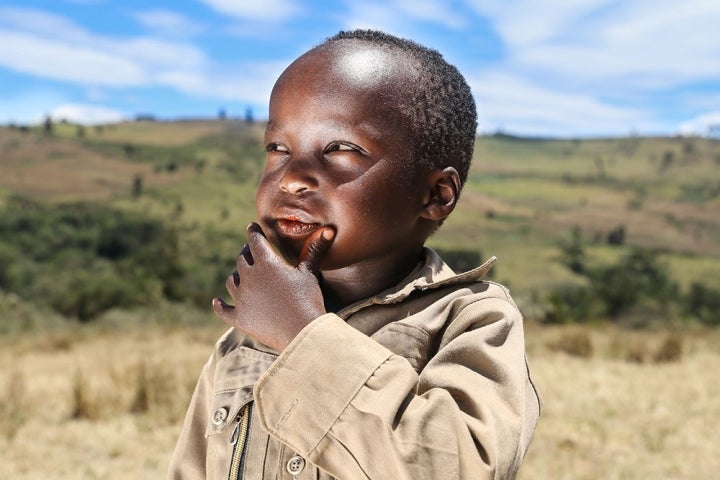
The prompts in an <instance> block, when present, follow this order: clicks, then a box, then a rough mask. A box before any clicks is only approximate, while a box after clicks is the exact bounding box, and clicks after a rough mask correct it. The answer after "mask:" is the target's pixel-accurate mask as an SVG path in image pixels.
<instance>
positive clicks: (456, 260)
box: [435, 249, 482, 272]
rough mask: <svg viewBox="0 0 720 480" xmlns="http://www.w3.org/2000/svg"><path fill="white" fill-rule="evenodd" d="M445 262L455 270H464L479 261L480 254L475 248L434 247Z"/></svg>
mask: <svg viewBox="0 0 720 480" xmlns="http://www.w3.org/2000/svg"><path fill="white" fill-rule="evenodd" d="M435 251H436V252H437V253H438V255H440V256H441V257H442V259H443V260H444V261H445V263H447V264H448V266H449V267H450V268H452V269H453V271H455V272H466V271H468V270H472V269H473V268H475V267H477V266H478V265H480V263H481V258H482V257H481V255H480V252H478V251H477V250H445V249H435Z"/></svg>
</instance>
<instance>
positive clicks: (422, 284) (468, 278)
mask: <svg viewBox="0 0 720 480" xmlns="http://www.w3.org/2000/svg"><path fill="white" fill-rule="evenodd" d="M423 257H424V261H423V262H421V263H419V264H418V266H417V267H416V268H415V269H414V270H413V271H412V272H410V274H409V275H408V276H407V277H405V278H404V279H403V280H401V281H400V282H399V283H398V284H397V285H395V286H394V287H391V288H389V289H387V290H384V291H382V292H380V293H378V294H377V295H374V296H372V297H370V298H367V299H365V300H360V301H358V302H356V303H353V304H351V305H348V306H347V307H345V308H343V309H342V310H340V311H339V312H338V315H339V316H340V317H342V318H347V317H348V316H350V315H352V314H353V313H355V312H357V311H358V310H361V309H363V308H365V307H367V306H370V305H384V304H391V303H398V302H401V301H403V300H405V299H406V298H407V297H408V296H409V295H410V294H412V293H413V292H414V291H426V290H432V289H436V288H442V287H446V286H449V285H456V284H460V283H468V282H476V281H479V280H480V279H481V278H482V277H483V276H484V275H485V274H486V273H487V272H488V271H489V270H490V269H491V268H492V267H493V265H494V264H495V261H496V257H490V258H489V259H488V260H487V261H486V262H485V263H483V264H482V265H480V266H479V267H476V268H473V269H472V270H469V271H467V272H464V273H460V274H456V273H455V272H453V271H452V269H451V268H450V267H449V266H448V265H447V264H446V263H445V262H444V261H443V259H442V258H440V255H438V254H437V252H435V251H434V250H433V249H431V248H427V247H426V248H425V249H424V251H423Z"/></svg>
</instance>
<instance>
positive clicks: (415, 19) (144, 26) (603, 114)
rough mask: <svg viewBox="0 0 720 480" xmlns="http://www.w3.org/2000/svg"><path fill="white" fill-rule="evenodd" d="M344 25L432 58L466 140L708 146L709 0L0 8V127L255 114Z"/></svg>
mask: <svg viewBox="0 0 720 480" xmlns="http://www.w3.org/2000/svg"><path fill="white" fill-rule="evenodd" d="M355 28H373V29H380V30H384V31H386V32H389V33H392V34H395V35H398V36H402V37H406V38H410V39H412V40H415V41H417V42H419V43H421V44H423V45H425V46H428V47H431V48H434V49H436V50H439V51H440V52H441V53H442V54H443V55H444V56H445V58H446V59H447V60H448V61H449V62H450V63H452V64H454V65H455V66H456V67H458V69H459V70H460V71H461V72H462V73H463V75H464V76H465V78H466V79H467V81H468V83H469V84H470V86H471V88H472V91H473V95H474V96H475V100H476V103H477V108H478V121H479V133H492V132H498V131H501V132H504V133H508V134H513V135H523V136H551V137H604V136H627V135H677V134H687V135H708V134H710V135H713V136H720V1H718V0H684V1H682V2H679V1H677V0H653V1H646V0H574V1H565V0H562V1H561V0H497V1H492V0H445V1H443V0H332V1H331V0H317V1H312V0H306V1H300V0H172V1H170V0H168V1H152V0H150V1H148V0H145V1H143V0H45V1H40V0H17V1H0V124H10V123H13V124H33V123H37V122H40V121H41V120H42V119H43V118H45V117H46V116H51V117H53V118H54V119H57V120H59V119H66V120H69V121H71V122H77V123H84V124H98V123H108V122H116V121H122V120H131V119H133V118H136V117H137V116H138V115H153V116H155V117H156V118H157V119H160V120H165V119H167V120H173V119H179V118H199V117H200V118H202V117H205V118H212V117H217V115H218V114H219V112H220V111H221V110H222V111H224V112H226V114H227V116H229V117H242V118H244V117H245V115H246V113H247V112H248V111H251V112H252V114H253V117H254V118H256V119H262V118H266V116H267V102H268V99H269V95H270V91H271V89H272V85H273V83H274V81H275V80H276V78H277V76H278V75H279V74H280V73H281V72H282V71H283V69H284V68H285V67H286V66H287V65H288V64H289V63H290V62H292V60H293V59H295V58H296V57H297V56H298V55H300V54H302V53H303V52H304V51H306V50H307V49H309V48H311V47H313V46H314V45H317V44H318V43H320V42H321V41H322V40H323V39H325V38H327V37H329V36H331V35H333V34H335V33H337V32H338V31H340V30H348V29H355ZM713 126H714V128H713Z"/></svg>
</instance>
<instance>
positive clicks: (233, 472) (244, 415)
mask: <svg viewBox="0 0 720 480" xmlns="http://www.w3.org/2000/svg"><path fill="white" fill-rule="evenodd" d="M250 410H251V407H250V404H249V403H248V404H247V405H245V406H244V407H242V408H241V409H240V411H239V412H238V414H237V417H235V428H233V431H232V433H231V434H230V445H232V446H233V453H232V462H230V475H229V476H228V479H229V480H239V479H240V478H242V477H241V476H240V472H241V469H242V465H243V461H244V460H245V446H246V444H247V437H248V430H249V428H250Z"/></svg>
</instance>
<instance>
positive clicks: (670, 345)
mask: <svg viewBox="0 0 720 480" xmlns="http://www.w3.org/2000/svg"><path fill="white" fill-rule="evenodd" d="M682 354H683V341H682V337H680V336H679V335H677V334H670V335H668V336H667V337H665V340H663V342H662V343H661V344H660V346H659V347H658V349H657V351H656V352H655V355H653V361H654V362H655V363H667V362H678V361H680V359H681V358H682Z"/></svg>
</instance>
